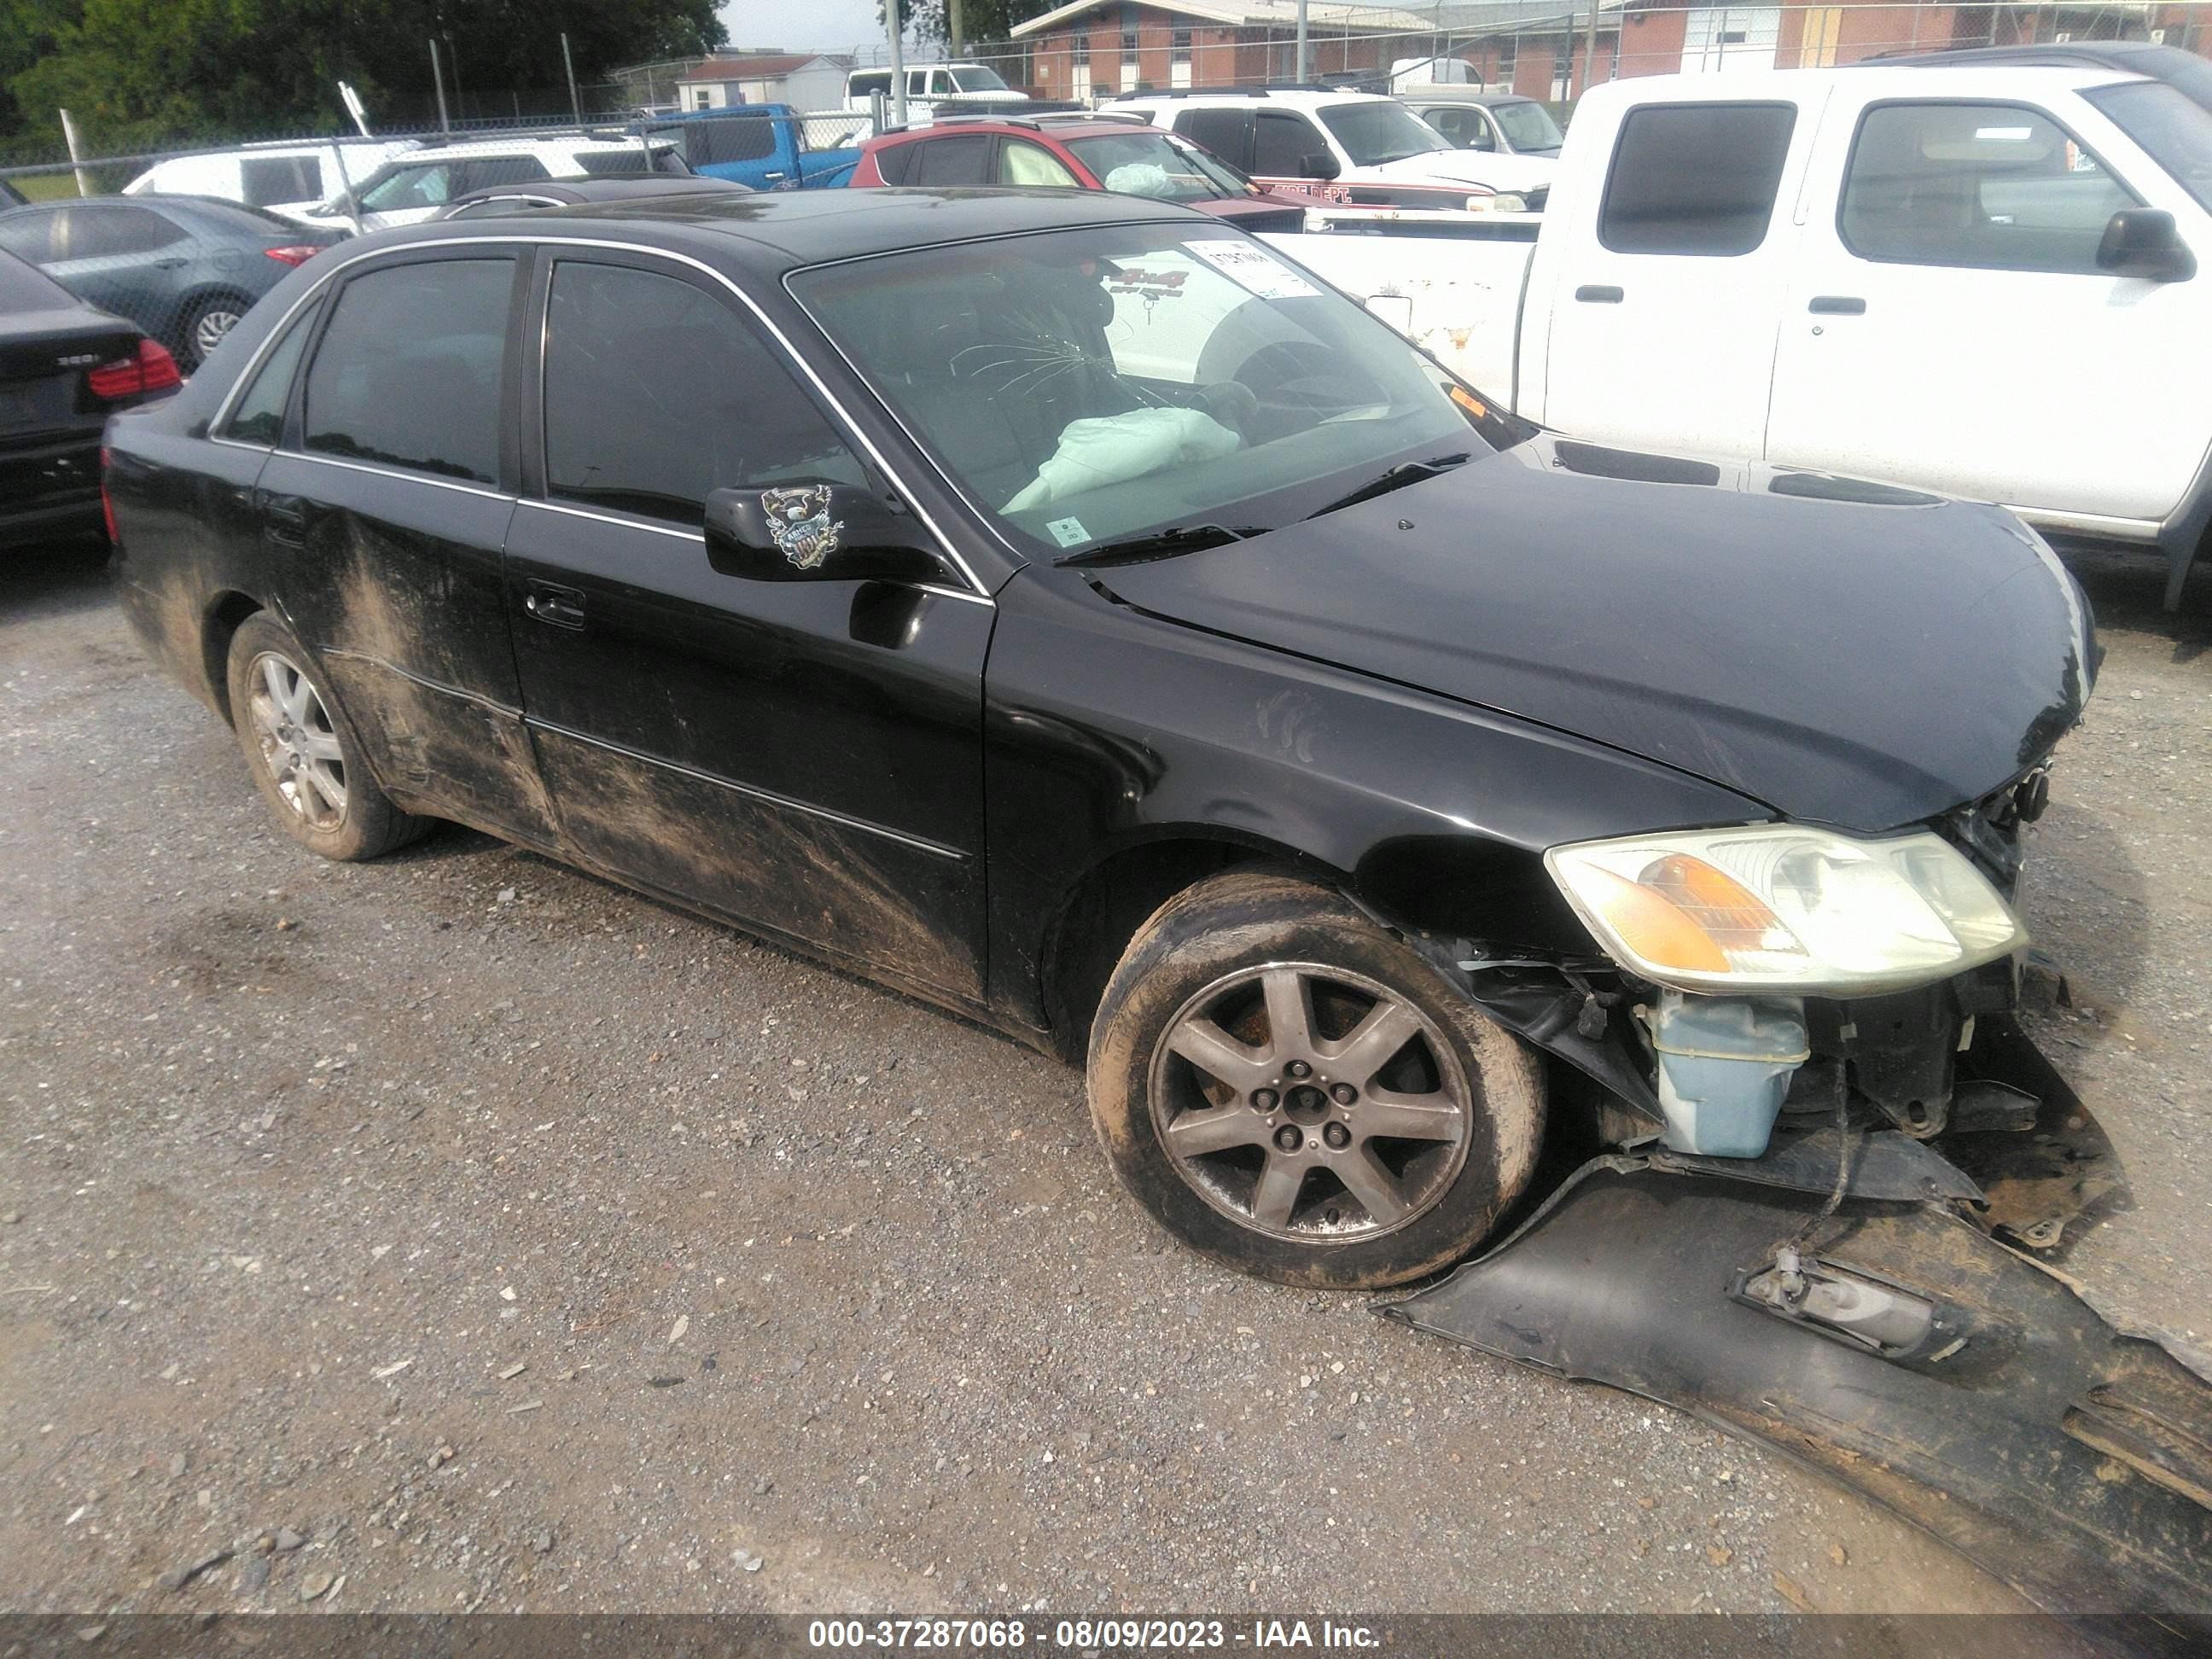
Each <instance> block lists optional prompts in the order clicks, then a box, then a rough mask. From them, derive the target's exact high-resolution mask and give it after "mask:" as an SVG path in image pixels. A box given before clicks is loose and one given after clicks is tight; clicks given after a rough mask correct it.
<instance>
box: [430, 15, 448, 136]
mask: <svg viewBox="0 0 2212 1659" xmlns="http://www.w3.org/2000/svg"><path fill="white" fill-rule="evenodd" d="M430 78H431V80H433V81H435V82H436V83H437V86H438V131H441V132H442V133H445V134H447V135H448V136H449V137H450V136H451V134H452V132H453V122H452V121H451V120H450V119H449V118H447V114H446V72H445V70H443V69H441V68H440V67H439V64H438V37H437V36H436V35H435V34H434V35H432V36H431V37H430Z"/></svg>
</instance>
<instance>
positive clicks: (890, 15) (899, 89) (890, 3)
mask: <svg viewBox="0 0 2212 1659" xmlns="http://www.w3.org/2000/svg"><path fill="white" fill-rule="evenodd" d="M1299 3H1300V4H1301V5H1303V4H1304V0H1299ZM884 23H885V24H886V25H888V26H889V27H890V35H891V120H892V121H893V122H894V123H895V124H896V125H899V126H904V125H906V63H905V60H904V56H903V53H902V49H901V47H900V46H899V30H900V29H901V28H902V27H904V25H903V24H902V23H901V22H900V21H899V0H884Z"/></svg>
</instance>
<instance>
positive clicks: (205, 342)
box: [177, 294, 252, 374]
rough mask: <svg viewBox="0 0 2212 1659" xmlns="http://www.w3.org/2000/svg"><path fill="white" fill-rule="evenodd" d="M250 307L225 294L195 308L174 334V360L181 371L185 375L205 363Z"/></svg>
mask: <svg viewBox="0 0 2212 1659" xmlns="http://www.w3.org/2000/svg"><path fill="white" fill-rule="evenodd" d="M251 308H252V301H246V300H240V299H239V298H237V297H236V296H234V295H228V294H216V295H210V296H209V297H208V298H207V299H204V300H202V301H200V302H199V303H198V304H197V305H195V306H194V307H192V308H191V311H190V312H189V313H187V314H186V315H185V325H184V326H183V327H182V328H180V329H179V330H178V331H177V361H178V362H179V363H181V364H183V365H184V368H185V373H186V374H191V372H192V371H193V370H195V369H197V368H199V366H200V365H201V364H202V363H204V362H207V360H208V359H209V357H210V356H212V355H214V352H215V349H216V347H217V346H219V345H221V344H222V343H223V340H224V338H225V337H227V336H228V334H229V332H230V331H231V330H232V329H234V328H235V327H237V326H238V321H239V319H240V318H241V317H243V316H245V315H246V312H247V311H248V310H249V309H251Z"/></svg>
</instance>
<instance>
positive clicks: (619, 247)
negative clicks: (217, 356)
mask: <svg viewBox="0 0 2212 1659" xmlns="http://www.w3.org/2000/svg"><path fill="white" fill-rule="evenodd" d="M978 240H990V239H978ZM449 247H513V248H521V249H525V250H529V249H535V248H540V247H546V248H563V247H586V248H601V249H605V250H607V251H610V252H617V253H642V254H645V255H647V257H649V258H659V259H668V260H671V261H673V262H674V263H676V264H680V265H688V266H690V268H691V269H692V270H696V271H698V272H700V273H701V274H702V275H704V276H709V277H711V278H713V279H714V281H715V282H717V283H720V284H721V285H722V286H723V287H724V288H726V289H728V290H729V291H730V293H731V294H732V295H733V296H735V298H736V299H737V301H738V304H739V305H741V306H743V307H744V308H745V310H746V311H747V312H748V313H750V314H751V316H752V318H753V320H754V321H755V322H757V323H758V324H759V325H760V326H761V327H762V329H763V331H766V333H767V334H768V336H769V338H770V339H772V340H774V341H775V343H777V344H778V345H780V346H781V347H782V348H783V352H784V356H786V357H787V358H788V359H789V360H790V362H791V364H792V366H793V367H794V368H797V369H798V371H799V374H800V375H801V377H802V378H803V379H804V380H805V382H806V383H807V384H808V385H809V386H812V387H813V389H814V391H815V393H816V395H817V396H818V397H819V398H821V399H822V401H823V403H824V404H827V405H829V410H830V413H831V414H832V415H833V416H835V417H836V423H837V424H838V425H840V426H842V428H844V435H845V436H846V437H847V438H848V439H849V440H850V441H852V442H853V443H854V444H855V445H856V446H857V447H859V449H860V452H861V453H863V454H865V455H866V457H867V458H868V459H870V460H871V461H872V462H874V463H875V465H876V468H877V470H878V471H880V472H881V473H882V474H883V475H884V477H886V478H888V479H890V482H891V483H894V484H896V485H898V486H899V489H900V493H901V494H902V495H904V496H906V497H907V505H908V507H910V508H911V509H912V510H913V512H914V515H915V517H916V518H917V519H919V520H921V523H922V527H923V528H924V529H926V530H927V531H928V532H929V533H930V535H931V537H932V538H934V539H935V541H936V543H937V544H938V548H939V550H940V551H941V552H943V553H944V555H945V558H946V559H947V560H948V561H950V562H951V565H952V567H953V568H954V569H956V570H957V571H958V572H959V573H960V574H961V575H962V576H963V577H965V578H966V579H967V580H968V583H969V586H971V587H972V588H973V589H974V590H975V594H976V596H977V597H979V598H981V599H986V600H987V599H990V597H991V590H990V587H989V586H987V584H986V583H985V582H984V581H983V580H982V578H981V577H980V576H978V575H977V574H975V570H974V568H972V567H971V566H970V565H969V562H968V561H967V560H966V559H964V558H963V557H962V556H961V555H960V550H959V549H958V548H957V546H955V545H954V544H953V541H952V538H951V537H950V536H948V535H946V534H945V528H944V526H942V525H940V524H939V523H938V522H937V520H935V519H934V518H933V517H932V516H931V514H930V513H929V511H928V509H927V507H923V506H922V504H921V502H920V501H916V500H915V499H914V498H913V491H912V490H910V489H907V488H906V486H905V483H904V481H903V480H902V477H901V476H900V473H899V470H898V469H897V468H896V467H895V466H893V465H891V464H890V459H888V458H887V457H886V456H885V455H884V453H883V451H882V450H880V449H878V447H876V444H875V442H874V441H873V440H872V439H871V438H870V437H869V436H868V435H867V434H866V432H864V431H862V430H861V429H860V423H859V422H856V421H855V420H854V418H853V411H852V410H849V409H848V408H847V407H846V406H845V404H844V403H843V402H842V400H841V399H840V398H838V396H837V394H836V392H833V391H831V390H830V387H829V382H828V381H827V380H823V378H822V376H821V374H819V373H818V372H817V370H816V369H815V367H814V365H813V364H811V363H810V362H807V361H806V359H805V357H804V356H800V355H799V349H798V348H797V347H796V346H794V345H793V343H792V341H791V337H790V336H789V335H787V334H786V333H785V332H784V331H782V330H781V328H779V327H777V326H776V323H775V319H774V318H773V317H771V316H769V314H768V313H767V312H765V311H763V310H762V309H761V307H760V302H759V301H757V300H755V299H754V298H753V296H752V295H750V294H748V293H746V292H745V291H744V289H742V288H740V287H739V286H738V284H737V283H734V282H732V281H731V279H730V278H729V277H727V276H724V275H723V274H722V273H721V272H720V271H719V270H715V269H714V266H712V265H710V264H708V263H707V262H706V261H705V260H703V259H700V258H694V257H693V256H692V255H690V254H689V253H678V252H674V251H673V250H671V249H669V248H664V247H655V246H653V245H652V244H651V243H649V242H623V241H617V240H613V239H612V238H611V237H597V236H592V237H586V236H563V235H561V234H558V233H557V230H556V228H553V227H548V228H546V229H545V230H541V231H539V232H538V233H536V234H527V235H526V234H507V235H492V234H487V235H480V236H440V237H435V238H426V239H425V240H422V241H419V242H404V243H401V244H399V245H398V246H379V247H372V248H365V249H363V250H362V252H358V253H356V254H353V255H352V256H350V257H349V258H342V259H339V260H337V262H336V263H335V264H332V265H331V268H330V269H329V270H325V271H324V272H323V274H322V275H321V276H319V277H318V278H317V279H316V280H315V282H314V283H313V285H312V286H310V287H309V288H308V289H307V291H306V292H305V293H303V294H302V295H300V297H299V298H298V299H296V300H295V301H293V302H292V304H291V306H290V307H289V309H287V310H286V312H285V313H284V314H283V316H282V317H280V318H278V319H276V327H274V328H273V329H271V330H270V331H269V333H268V334H267V335H266V336H264V337H263V339H262V342H261V343H260V345H259V346H258V347H256V348H255V349H254V353H253V356H252V360H251V361H250V362H247V364H246V367H245V368H243V369H241V370H240V372H239V374H238V378H237V379H236V380H233V381H232V382H231V385H230V387H229V390H228V391H227V392H225V393H224V394H223V399H222V403H221V404H218V405H217V406H216V412H215V416H214V417H213V418H212V419H210V421H209V422H208V431H209V433H210V434H212V433H213V432H214V431H215V429H216V428H217V427H219V426H220V425H222V422H223V421H224V420H225V419H227V418H228V416H229V414H230V409H231V405H232V404H234V403H235V402H236V401H237V400H238V398H239V395H240V392H242V390H243V389H244V388H245V386H246V383H247V382H248V381H249V380H251V379H252V374H253V371H254V370H255V369H257V368H259V367H260V365H261V360H262V358H263V357H264V356H265V355H266V354H267V352H268V350H269V348H270V345H271V344H273V343H275V342H276V340H278V339H280V338H282V337H283V332H284V329H285V326H286V325H287V324H289V322H290V321H291V320H292V318H293V316H294V315H295V313H297V312H298V311H299V309H300V307H301V306H303V305H305V304H306V303H307V301H309V300H310V299H312V298H313V297H314V296H315V295H318V294H319V293H321V292H322V291H323V290H324V289H326V288H327V287H329V286H330V284H331V283H333V282H336V281H337V278H338V277H339V276H341V275H342V274H343V273H344V272H346V271H349V270H352V269H353V268H354V267H355V266H356V265H357V264H362V262H363V261H365V260H369V259H376V258H385V257H387V256H388V257H393V258H397V257H399V256H403V255H406V254H411V253H414V252H417V251H420V250H422V249H429V248H449ZM336 251H337V250H335V249H333V250H331V252H336ZM796 297H797V296H795V295H794V296H793V298H794V299H795V298H796ZM801 309H802V310H804V309H805V307H801ZM806 315H807V318H808V319H809V320H810V321H811V320H812V319H813V315H814V313H812V312H811V311H810V312H807V313H806ZM817 326H819V325H817ZM831 344H832V345H833V346H834V345H835V344H836V342H834V341H832V342H831ZM540 355H541V358H542V356H543V353H542V350H541V354H540ZM838 356H840V357H843V356H844V354H843V352H842V351H840V352H839V353H838ZM846 361H847V362H850V361H851V360H850V359H849V358H847V359H846ZM863 384H865V382H863ZM881 401H882V400H881V399H880V398H878V402H879V403H880V402H881ZM894 418H896V417H894ZM899 429H900V430H901V431H902V432H904V431H906V428H905V427H904V425H903V424H901V425H900V428H899ZM912 436H913V435H912V434H911V433H908V438H909V439H911V438H912ZM247 447H249V448H252V447H258V446H253V445H249V446H247ZM282 453H284V454H288V455H290V454H297V453H301V452H300V451H296V450H284V451H283V452H282ZM925 459H927V458H926V457H925ZM930 465H931V467H932V468H933V470H935V471H940V472H941V471H942V469H941V468H938V467H937V466H936V464H935V463H934V462H931V463H930ZM393 476H394V477H404V478H415V477H423V478H425V479H427V481H428V482H429V483H437V482H439V480H437V479H435V478H429V477H428V475H427V474H417V473H412V472H402V473H395V474H394V475H393ZM508 499H509V500H515V499H521V498H518V497H513V496H510V497H508ZM530 499H535V498H534V497H533V498H530ZM963 499H964V498H963ZM1000 539H1001V540H1002V541H1003V540H1004V538H1000ZM1008 551H1009V552H1012V548H1011V547H1009V548H1008ZM1016 556H1017V557H1018V558H1023V556H1020V555H1016ZM1023 562H1027V561H1026V559H1025V558H1023Z"/></svg>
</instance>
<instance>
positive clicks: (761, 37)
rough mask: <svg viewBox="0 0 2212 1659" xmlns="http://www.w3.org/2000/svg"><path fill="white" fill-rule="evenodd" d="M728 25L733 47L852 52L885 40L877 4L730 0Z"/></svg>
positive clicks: (725, 13) (872, 0)
mask: <svg viewBox="0 0 2212 1659" xmlns="http://www.w3.org/2000/svg"><path fill="white" fill-rule="evenodd" d="M722 26H723V27H725V28H726V29H728V30H729V32H730V44H731V45H732V46H789V47H791V48H793V50H794V51H809V52H850V51H851V50H852V49H853V48H854V46H861V45H863V44H866V43H869V42H873V43H875V44H877V45H881V44H882V42H883V38H884V30H883V25H882V24H880V23H878V22H877V21H876V0H724V4H723V7H722Z"/></svg>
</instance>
